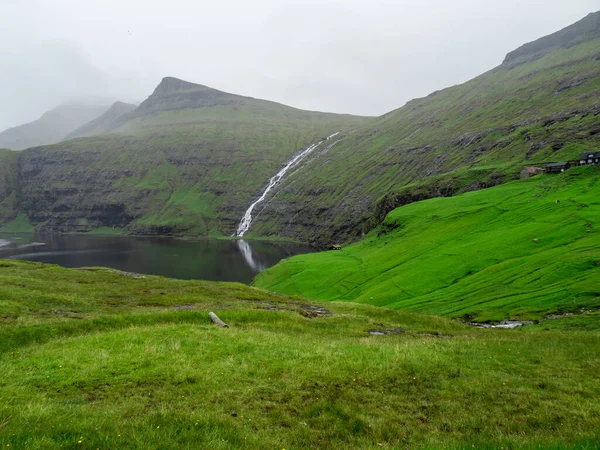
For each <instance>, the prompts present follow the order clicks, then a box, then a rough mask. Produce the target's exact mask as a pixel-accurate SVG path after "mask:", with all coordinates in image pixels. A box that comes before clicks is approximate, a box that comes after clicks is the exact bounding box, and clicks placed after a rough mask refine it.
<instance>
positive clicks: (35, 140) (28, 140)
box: [0, 99, 108, 150]
mask: <svg viewBox="0 0 600 450" xmlns="http://www.w3.org/2000/svg"><path fill="white" fill-rule="evenodd" d="M107 108H108V102H107V101H106V100H104V101H103V100H100V99H97V100H87V101H83V100H79V101H71V102H67V103H64V104H62V105H60V106H57V107H56V108H52V109H51V110H50V111H48V112H46V113H44V114H43V115H42V117H40V118H39V119H37V120H34V121H33V122H29V123H26V124H23V125H19V126H17V127H13V128H8V129H7V130H5V131H3V132H2V133H0V148H8V149H11V150H24V149H26V148H29V147H35V146H38V145H49V144H55V143H57V142H60V141H62V140H63V139H65V138H66V137H67V135H68V134H69V133H71V132H73V131H74V130H75V129H77V128H79V127H81V126H82V125H84V124H86V123H88V122H89V121H91V120H94V119H96V118H97V117H98V116H99V115H100V114H102V113H104V112H105V111H106V109H107Z"/></svg>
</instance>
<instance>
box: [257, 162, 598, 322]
mask: <svg viewBox="0 0 600 450" xmlns="http://www.w3.org/2000/svg"><path fill="white" fill-rule="evenodd" d="M599 175H600V168H598V167H585V168H576V169H571V170H570V171H568V172H566V173H565V174H562V175H558V176H552V175H545V176H539V177H534V178H532V179H529V180H523V181H516V182H512V183H508V184H506V185H503V186H499V187H495V188H491V189H487V190H484V191H478V192H471V193H466V194H463V195H460V196H457V197H453V198H438V199H431V200H426V201H423V202H418V203H413V204H411V205H407V206H403V207H401V208H398V209H396V210H394V211H393V212H391V213H390V214H389V215H388V216H387V218H386V219H385V222H384V223H383V224H382V225H381V226H380V227H379V228H378V229H376V230H375V231H373V232H372V233H371V234H370V235H369V236H368V237H366V239H364V240H363V241H361V242H359V243H357V244H354V245H351V246H349V247H346V248H344V249H343V250H342V251H341V252H331V251H330V252H324V253H318V254H310V255H301V256H296V257H294V258H290V259H288V260H284V261H283V262H281V263H280V264H278V265H277V266H275V267H272V268H270V269H268V270H267V271H265V272H263V273H261V274H260V275H259V276H258V277H257V279H256V281H255V283H256V285H257V286H260V287H265V288H267V289H270V290H273V291H277V292H281V293H286V294H293V295H303V296H305V297H307V298H315V299H323V300H346V301H355V302H361V303H371V304H374V305H380V306H384V305H385V306H388V307H391V308H402V309H410V310H416V311H423V312H427V313H431V314H440V315H446V316H451V317H457V316H464V315H471V316H474V317H475V318H476V319H477V320H502V319H504V318H505V317H506V316H510V317H512V318H528V319H531V318H535V319H537V318H540V317H542V316H544V315H545V314H547V313H551V312H560V311H565V310H575V309H579V308H588V307H591V306H594V307H598V306H600V290H599V284H598V277H599V276H600V265H598V264H597V263H596V262H597V261H600V252H599V248H600V237H599V236H600V235H599V234H598V227H599V226H600V199H599V198H598V192H600V177H599ZM534 239H538V240H539V242H537V243H536V242H534Z"/></svg>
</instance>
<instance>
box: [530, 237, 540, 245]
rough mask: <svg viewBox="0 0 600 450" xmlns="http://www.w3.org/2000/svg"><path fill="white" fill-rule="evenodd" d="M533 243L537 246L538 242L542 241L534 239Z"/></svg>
mask: <svg viewBox="0 0 600 450" xmlns="http://www.w3.org/2000/svg"><path fill="white" fill-rule="evenodd" d="M531 242H533V243H534V244H537V243H538V242H540V240H539V239H538V238H535V239H532V240H531Z"/></svg>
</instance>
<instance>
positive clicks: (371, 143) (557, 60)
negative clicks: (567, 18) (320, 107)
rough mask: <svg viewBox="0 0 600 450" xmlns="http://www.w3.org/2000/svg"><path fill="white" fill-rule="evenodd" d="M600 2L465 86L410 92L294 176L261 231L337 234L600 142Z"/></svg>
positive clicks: (353, 232)
mask: <svg viewBox="0 0 600 450" xmlns="http://www.w3.org/2000/svg"><path fill="white" fill-rule="evenodd" d="M599 99H600V12H598V13H594V14H591V15H589V16H588V17H586V18H585V19H583V20H582V21H580V22H578V23H576V24H574V25H572V26H571V27H568V28H566V29H565V30H562V31H560V32H558V33H556V34H554V35H551V36H548V37H545V38H542V39H540V40H539V41H536V42H533V43H530V44H527V45H525V46H523V47H521V48H520V49H518V50H516V51H515V52H512V53H511V54H509V55H508V56H507V58H506V60H505V62H504V63H503V64H502V65H500V66H499V67H497V68H495V69H494V70H491V71H490V72H488V73H485V74H483V75H481V76H479V77H477V78H475V79H473V80H471V81H469V82H467V83H465V84H463V85H460V86H454V87H451V88H448V89H444V90H442V91H439V92H434V93H433V94H431V95H429V96H428V97H426V98H421V99H417V100H413V101H410V102H408V103H407V104H406V105H405V106H404V107H402V108H400V109H398V110H395V111H392V112H390V113H388V114H386V115H384V116H382V117H380V118H378V119H377V120H376V121H375V122H373V123H370V124H368V125H366V126H364V127H363V128H360V129H358V130H357V131H356V132H355V133H352V134H349V135H347V136H345V137H343V139H341V141H340V142H339V143H337V144H336V145H335V146H334V147H333V148H331V150H330V151H329V152H327V153H326V154H324V155H322V156H320V157H319V158H315V159H314V161H313V162H312V163H311V164H308V165H306V166H305V167H304V168H303V169H301V170H299V171H297V172H296V174H295V175H293V176H290V177H289V178H287V180H286V181H284V182H283V183H282V185H281V187H280V188H279V189H278V190H277V192H275V193H274V198H272V199H271V198H269V199H268V202H269V206H268V207H267V208H266V209H265V210H264V211H263V212H262V213H261V215H260V217H259V218H258V219H257V221H256V223H255V224H254V225H253V227H252V228H251V230H250V233H251V234H254V235H269V234H277V235H285V236H292V237H295V238H298V239H300V240H302V241H305V242H306V241H311V242H315V243H318V244H331V243H335V242H336V241H339V242H341V241H346V240H352V239H356V238H360V237H361V236H362V235H363V234H364V233H367V232H368V231H369V230H371V229H372V228H373V227H374V226H375V225H376V224H377V223H379V222H380V221H381V220H383V218H384V217H385V215H386V214H387V213H388V212H389V211H391V210H392V209H394V208H395V207H397V206H400V205H402V204H406V203H410V202H412V201H417V200H421V199H424V198H430V197H439V196H449V195H454V194H456V193H459V192H464V191H470V190H476V189H481V188H484V187H489V186H493V185H497V184H500V183H503V182H505V181H508V180H510V179H512V178H515V177H517V176H518V173H519V171H520V170H521V169H522V167H523V166H524V165H542V164H544V163H546V162H555V161H561V160H571V159H578V157H579V155H580V154H581V153H582V152H585V151H589V150H598V149H600V116H599V115H598V114H599V113H600V101H599Z"/></svg>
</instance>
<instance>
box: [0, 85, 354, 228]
mask: <svg viewBox="0 0 600 450" xmlns="http://www.w3.org/2000/svg"><path fill="white" fill-rule="evenodd" d="M117 106H119V105H117ZM121 106H123V107H117V108H113V109H112V110H111V111H109V112H108V113H107V114H106V115H105V116H103V117H101V118H100V119H99V120H98V121H95V122H92V123H90V124H88V125H87V126H86V127H84V128H83V129H81V130H79V131H78V133H82V134H88V133H92V134H93V133H95V132H98V130H100V131H101V132H102V133H104V134H101V135H97V136H92V137H87V138H81V139H73V140H69V141H67V142H62V143H60V144H57V145H54V146H46V147H39V148H32V149H29V150H27V151H24V152H23V153H21V154H20V156H19V161H18V174H17V175H18V177H17V179H18V184H17V185H16V186H15V187H14V190H13V191H10V192H8V193H5V194H4V195H5V196H6V197H8V196H11V195H14V196H16V198H17V203H16V205H15V208H14V209H13V211H12V217H13V218H19V217H22V216H26V217H27V218H28V220H29V222H30V224H31V225H33V226H35V227H36V229H38V230H40V231H52V232H56V231H58V232H65V231H90V230H92V229H96V228H100V227H111V228H114V229H124V231H125V232H129V233H141V234H191V235H199V236H207V235H223V234H225V235H229V234H231V233H232V232H233V231H235V229H236V226H237V224H238V222H239V220H240V219H241V217H242V215H243V213H244V211H245V210H246V208H247V207H248V206H249V204H250V203H251V201H252V199H253V198H255V197H256V196H258V195H259V194H260V191H261V189H263V188H264V186H265V185H266V184H267V181H268V179H269V178H270V177H271V176H273V174H274V173H276V172H277V171H278V170H279V169H280V168H281V166H282V164H283V163H284V162H285V161H287V160H288V159H289V158H291V156H292V155H294V154H295V153H297V152H299V151H300V150H301V149H303V148H305V147H306V146H308V145H309V144H311V143H313V142H315V141H318V140H319V139H321V138H322V137H324V136H328V135H329V134H331V133H333V132H336V131H342V130H351V129H352V128H353V127H354V126H356V125H357V124H359V123H363V122H364V121H365V120H366V119H364V118H361V117H355V116H346V115H336V114H325V113H318V112H308V111H301V110H298V109H294V108H290V107H287V106H284V105H280V104H277V103H273V102H268V101H264V100H257V99H253V98H249V97H242V96H238V95H233V94H228V93H225V92H221V91H218V90H215V89H211V88H208V87H206V86H202V85H197V84H193V83H188V82H185V81H182V80H177V79H174V78H165V79H164V80H163V81H162V82H161V83H160V85H159V86H158V87H157V88H156V90H155V91H154V93H153V94H152V95H151V96H150V97H149V98H148V99H146V100H145V101H144V102H142V103H141V104H140V105H139V106H138V107H137V108H136V109H134V110H133V111H129V112H127V110H128V109H131V108H130V107H128V106H127V105H121ZM1 194H2V193H1V192H0V195H1ZM3 200H4V198H3V197H0V202H2V201H3ZM20 215H21V216H20ZM3 225H4V226H5V227H7V226H8V227H13V228H14V226H15V225H14V224H13V223H11V222H10V220H9V221H4V222H3Z"/></svg>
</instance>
